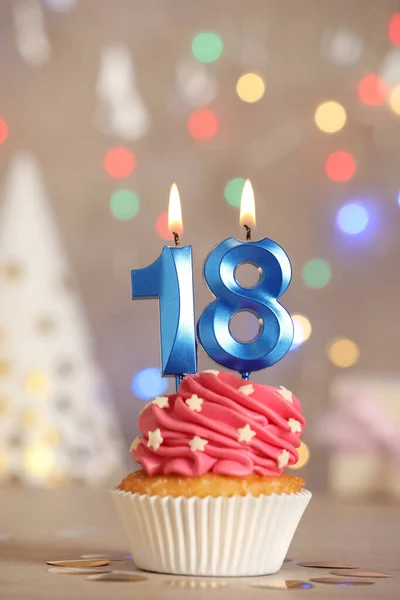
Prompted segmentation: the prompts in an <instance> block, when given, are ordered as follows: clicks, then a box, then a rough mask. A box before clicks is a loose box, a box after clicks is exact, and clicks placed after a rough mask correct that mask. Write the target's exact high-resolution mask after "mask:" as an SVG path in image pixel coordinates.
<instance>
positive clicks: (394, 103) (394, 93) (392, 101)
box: [389, 84, 400, 115]
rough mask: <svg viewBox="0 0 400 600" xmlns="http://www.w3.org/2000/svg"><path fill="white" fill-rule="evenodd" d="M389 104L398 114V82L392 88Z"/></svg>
mask: <svg viewBox="0 0 400 600" xmlns="http://www.w3.org/2000/svg"><path fill="white" fill-rule="evenodd" d="M389 106H390V108H391V109H392V111H393V112H394V113H395V114H396V115H400V84H399V85H395V86H394V88H392V90H391V92H390V96H389Z"/></svg>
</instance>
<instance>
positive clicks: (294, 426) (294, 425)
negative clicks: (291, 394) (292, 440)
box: [288, 419, 301, 433]
mask: <svg viewBox="0 0 400 600" xmlns="http://www.w3.org/2000/svg"><path fill="white" fill-rule="evenodd" d="M288 425H289V429H290V431H291V432H292V433H301V423H300V421H296V419H289V421H288Z"/></svg>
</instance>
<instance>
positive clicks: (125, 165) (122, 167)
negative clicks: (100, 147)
mask: <svg viewBox="0 0 400 600" xmlns="http://www.w3.org/2000/svg"><path fill="white" fill-rule="evenodd" d="M135 166H136V165H135V157H134V155H133V154H132V152H131V151H130V150H128V148H124V147H123V146H117V147H116V148H111V149H110V150H109V151H108V152H107V153H106V155H105V157H104V169H105V171H106V173H107V175H109V176H110V177H114V178H115V179H122V178H124V177H128V175H130V174H131V173H132V171H133V169H134V168H135Z"/></svg>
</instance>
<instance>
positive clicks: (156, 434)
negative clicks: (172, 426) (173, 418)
mask: <svg viewBox="0 0 400 600" xmlns="http://www.w3.org/2000/svg"><path fill="white" fill-rule="evenodd" d="M147 435H148V436H149V439H148V441H147V447H148V448H153V450H158V449H159V447H160V446H161V444H162V443H163V441H164V438H163V437H162V435H161V431H160V430H159V429H158V428H157V429H155V430H154V431H149V432H148V434H147Z"/></svg>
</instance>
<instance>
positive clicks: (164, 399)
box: [152, 396, 169, 408]
mask: <svg viewBox="0 0 400 600" xmlns="http://www.w3.org/2000/svg"><path fill="white" fill-rule="evenodd" d="M152 404H155V405H156V406H158V407H159V408H168V407H169V401H168V396H156V397H155V398H154V400H153V401H152Z"/></svg>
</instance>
